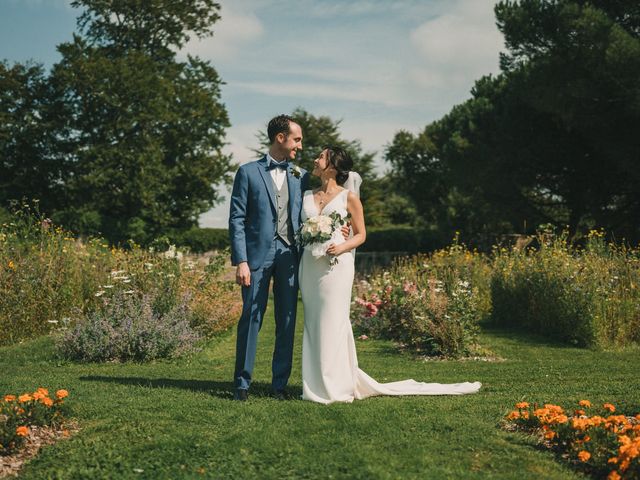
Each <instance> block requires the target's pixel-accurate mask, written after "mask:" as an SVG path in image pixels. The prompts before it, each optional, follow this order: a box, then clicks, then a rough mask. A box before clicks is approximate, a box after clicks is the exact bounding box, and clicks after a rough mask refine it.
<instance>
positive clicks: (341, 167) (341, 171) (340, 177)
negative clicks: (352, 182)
mask: <svg viewBox="0 0 640 480" xmlns="http://www.w3.org/2000/svg"><path fill="white" fill-rule="evenodd" d="M324 150H326V151H327V160H328V161H329V164H331V165H333V168H335V169H336V172H337V173H336V183H337V184H338V185H340V186H342V185H343V184H344V182H346V181H347V178H349V172H350V171H351V169H352V168H353V160H351V157H350V156H349V154H348V153H347V151H346V150H345V149H344V148H342V147H334V146H331V145H329V146H326V147H324ZM327 166H329V165H327Z"/></svg>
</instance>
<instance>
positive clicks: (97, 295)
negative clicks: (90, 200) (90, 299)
mask: <svg viewBox="0 0 640 480" xmlns="http://www.w3.org/2000/svg"><path fill="white" fill-rule="evenodd" d="M102 295H104V290H100V291H99V292H96V294H95V296H96V297H101V296H102Z"/></svg>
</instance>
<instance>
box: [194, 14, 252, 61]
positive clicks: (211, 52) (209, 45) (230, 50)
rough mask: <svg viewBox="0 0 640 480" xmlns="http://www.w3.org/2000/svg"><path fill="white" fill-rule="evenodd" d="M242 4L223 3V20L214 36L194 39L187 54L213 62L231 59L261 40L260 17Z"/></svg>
mask: <svg viewBox="0 0 640 480" xmlns="http://www.w3.org/2000/svg"><path fill="white" fill-rule="evenodd" d="M245 8H246V6H244V5H243V3H242V2H240V3H231V2H229V3H223V4H222V7H221V11H220V16H221V19H220V20H219V21H218V22H217V23H215V24H214V26H213V36H212V37H207V38H204V39H202V40H199V39H197V38H194V39H192V40H191V41H190V42H189V43H188V44H187V46H186V47H185V52H187V53H190V54H195V55H199V56H201V57H203V58H207V59H212V60H221V59H231V58H232V57H233V56H234V55H236V54H237V53H238V52H239V51H240V49H241V48H243V47H246V46H247V45H248V44H250V43H251V42H253V41H255V40H257V39H259V38H260V37H261V36H262V34H263V33H264V26H263V25H262V23H261V22H260V20H259V19H258V17H257V16H256V15H255V14H254V13H253V12H251V11H247V10H246V9H245Z"/></svg>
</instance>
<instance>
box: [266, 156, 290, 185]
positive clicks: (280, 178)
mask: <svg viewBox="0 0 640 480" xmlns="http://www.w3.org/2000/svg"><path fill="white" fill-rule="evenodd" d="M267 162H269V165H271V162H274V163H281V162H279V161H277V160H276V159H275V158H273V157H272V156H271V155H269V154H268V153H267ZM269 173H270V174H271V178H273V183H275V184H276V187H277V188H278V190H280V189H281V188H282V184H283V182H284V179H285V178H287V171H286V170H285V169H283V168H272V169H271V170H270V171H269Z"/></svg>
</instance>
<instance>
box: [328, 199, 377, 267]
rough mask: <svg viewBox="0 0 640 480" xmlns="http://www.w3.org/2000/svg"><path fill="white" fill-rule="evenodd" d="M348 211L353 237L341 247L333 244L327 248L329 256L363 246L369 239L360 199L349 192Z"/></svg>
mask: <svg viewBox="0 0 640 480" xmlns="http://www.w3.org/2000/svg"><path fill="white" fill-rule="evenodd" d="M347 211H348V212H349V214H350V215H351V228H352V229H353V237H351V238H350V239H349V240H347V241H346V242H344V243H341V244H340V245H336V244H334V243H332V244H331V245H329V248H327V253H328V254H329V255H340V254H341V253H344V252H348V251H350V250H353V249H354V248H357V247H359V246H360V245H362V244H363V243H364V241H365V239H366V238H367V231H366V229H365V226H364V212H363V210H362V203H361V202H360V199H359V198H358V197H357V196H356V195H355V194H354V193H353V192H349V194H348V196H347Z"/></svg>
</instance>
